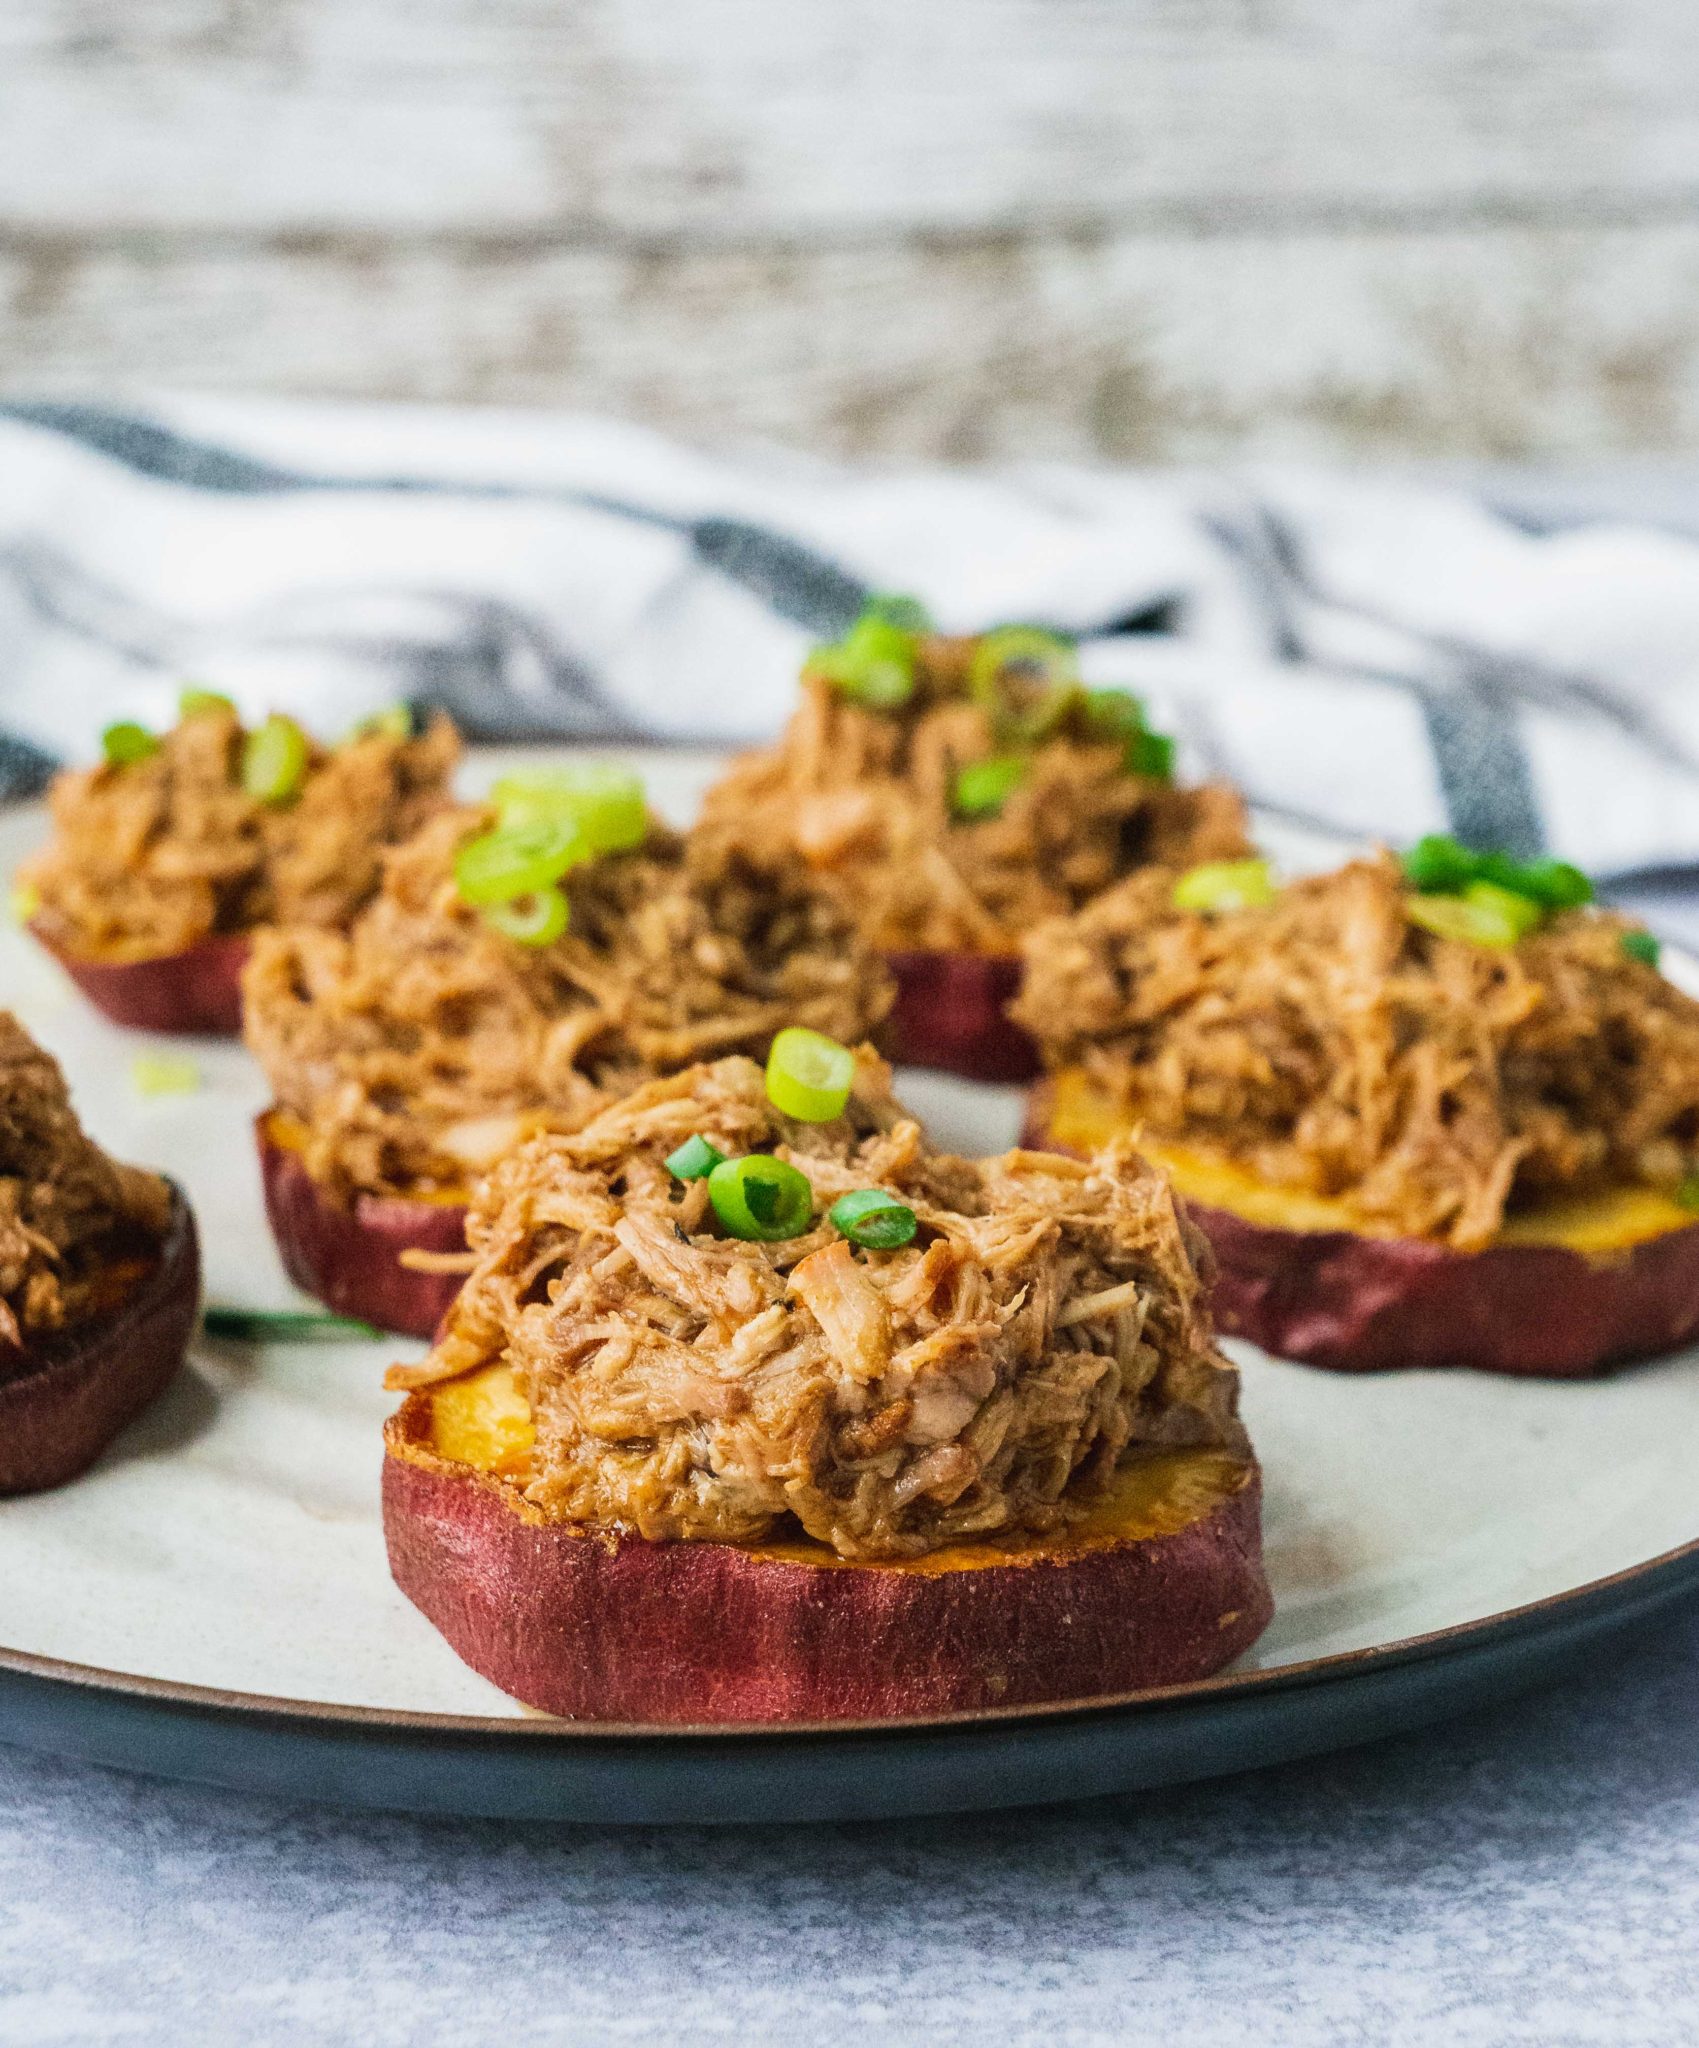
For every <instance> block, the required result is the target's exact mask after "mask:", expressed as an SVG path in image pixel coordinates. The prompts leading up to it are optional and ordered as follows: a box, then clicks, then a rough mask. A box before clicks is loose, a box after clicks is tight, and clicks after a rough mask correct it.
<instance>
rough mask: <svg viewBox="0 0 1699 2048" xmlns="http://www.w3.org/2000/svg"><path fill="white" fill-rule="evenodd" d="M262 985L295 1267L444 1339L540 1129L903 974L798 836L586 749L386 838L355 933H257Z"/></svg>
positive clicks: (268, 1162)
mask: <svg viewBox="0 0 1699 2048" xmlns="http://www.w3.org/2000/svg"><path fill="white" fill-rule="evenodd" d="M245 995H246V1030H247V1039H248V1043H249V1045H250V1046H251V1047H252V1049H253V1051H254V1052H255V1053H256V1054H257V1055H258V1057H259V1060H260V1062H261V1064H262V1065H263V1066H264V1068H265V1070H266V1073H267V1075H268V1076H269V1078H270V1080H271V1084H272V1089H273V1093H274V1095H275V1098H276V1106H275V1107H274V1108H273V1109H272V1110H271V1111H270V1112H268V1113H267V1114H266V1115H265V1116H263V1117H262V1118H261V1119H260V1124H259V1142H260V1153H261V1161H262V1167H263V1171H264V1177H265V1188H266V1201H267V1206H268V1209H269V1212H270V1215H271V1221H272V1227H273V1229H274V1231H275V1233H276V1236H277V1240H278V1244H279V1246H280V1248H281V1250H282V1252H283V1257H284V1262H285V1264H286V1265H287V1267H288V1269H289V1272H290V1274H291V1276H292V1277H293V1278H294V1279H295V1280H296V1281H297V1282H298V1284H299V1285H301V1286H302V1287H304V1288H306V1289H307V1291H308V1292H309V1293H312V1294H316V1295H317V1296H319V1297H320V1299H321V1300H323V1301H325V1302H327V1303H328V1304H329V1305H330V1306H331V1307H332V1308H334V1309H336V1310H338V1311H339V1312H340V1313H342V1314H345V1315H351V1316H358V1317H361V1318H362V1319H364V1320H365V1321H367V1322H372V1323H376V1324H379V1325H380V1326H382V1327H383V1328H386V1329H392V1330H400V1331H404V1332H406V1333H408V1334H410V1335H415V1336H426V1337H428V1336H429V1335H430V1334H431V1332H432V1331H433V1330H434V1329H435V1328H436V1324H437V1321H438V1318H439V1317H440V1316H441V1314H442V1312H443V1310H444V1309H445V1308H446V1307H447V1306H448V1303H449V1301H450V1300H451V1299H452V1298H453V1295H454V1292H455V1289H456V1287H457V1286H458V1284H459V1272H460V1270H461V1265H462V1263H463V1261H462V1260H461V1255H463V1253H464V1250H465V1238H464V1236H463V1232H462V1225H463V1220H464V1215H465V1204H466V1198H467V1190H468V1188H469V1187H470V1185H471V1183H472V1182H473V1180H475V1179H476V1178H477V1176H478V1175H479V1174H480V1173H482V1172H483V1171H485V1169H486V1168H488V1167H489V1166H490V1165H491V1164H492V1163H493V1162H494V1161H495V1160H496V1159H497V1158H498V1157H499V1156H500V1155H501V1154H502V1153H503V1152H504V1151H506V1150H507V1149H508V1148H509V1147H510V1146H512V1145H513V1144H514V1143H516V1142H517V1141H518V1139H519V1138H520V1137H521V1136H523V1135H524V1134H525V1133H526V1132H527V1130H530V1129H535V1128H541V1127H553V1128H559V1129H573V1128H576V1127H577V1125H579V1124H580V1123H582V1122H583V1121H584V1120H585V1119H586V1118H587V1117H588V1116H589V1115H591V1114H592V1113H593V1112H594V1111H595V1110H596V1109H598V1108H599V1107H601V1105H602V1104H603V1103H604V1102H605V1101H606V1100H607V1099H608V1097H609V1094H610V1092H612V1093H623V1092H624V1091H625V1090H626V1089H628V1088H630V1087H632V1086H634V1085H635V1084H636V1083H637V1082H639V1081H641V1080H645V1079H648V1078H649V1077H650V1076H652V1075H655V1074H660V1073H670V1072H672V1071H674V1070H676V1069H677V1068H680V1067H684V1066H688V1065H690V1064H691V1062H692V1061H695V1060H699V1059H702V1058H704V1057H709V1056H713V1055H715V1054H719V1053H723V1052H733V1051H740V1052H752V1053H758V1054H761V1053H765V1052H766V1050H767V1047H768V1046H769V1045H770V1043H771V1042H772V1038H773V1034H774V1033H775V1032H776V1031H778V1030H779V1029H780V1027H781V1026H782V1025H784V1024H785V1023H787V1022H788V1021H790V1020H792V1019H795V1018H800V1019H802V1020H803V1021H804V1022H806V1023H808V1024H810V1025H813V1026H815V1027H817V1028H819V1029H822V1030H827V1031H831V1032H833V1033H834V1034H836V1035H838V1036H843V1037H851V1036H856V1037H858V1036H860V1035H862V1034H863V1033H865V1032H867V1031H869V1030H871V1029H872V1028H873V1027H874V1026H875V1025H876V1024H877V1023H878V1022H879V1021H880V1019H881V1018H882V1017H883V1015H884V1013H885V1011H886V1009H887V1008H888V1007H889V1004H890V998H891V991H890V983H889V977H888V976H887V975H886V974H885V972H884V970H883V968H882V967H880V965H879V964H878V962H877V961H876V960H875V959H874V958H873V956H872V955H871V954H869V953H868V952H867V951H866V949H865V948H863V947H862V946H861V945H860V944H859V942H858V941H857V939H856V936H855V931H854V927H853V925H852V924H851V922H850V920H849V918H848V917H847V915H846V914H845V912H844V911H843V909H842V908H841V907H840V906H839V905H838V904H837V903H836V902H835V901H834V899H832V898H831V897H830V896H828V895H827V894H826V893H825V892H824V891H823V890H821V889H820V888H819V886H818V885H817V884H815V883H814V882H813V881H811V880H810V878H809V876H808V874H807V871H806V870H805V869H804V868H803V866H802V865H801V863H800V862H799V861H797V860H796V858H795V857H794V855H792V856H786V855H782V854H768V855H752V854H749V853H746V852H745V851H744V850H743V849H742V848H741V846H739V845H738V844H737V842H736V841H735V840H732V839H730V838H728V837H725V836H723V835H714V834H709V833H697V834H694V835H693V836H692V837H691V838H690V839H688V840H685V839H681V838H680V837H679V836H678V835H677V834H675V833H673V832H670V831H669V830H668V829H667V828H666V827H665V826H664V825H661V824H660V823H658V822H657V821H656V820H654V819H653V818H652V817H651V816H650V815H649V812H648V810H647V807H646V805H645V803H644V799H643V790H642V785H641V784H640V783H639V782H638V780H637V778H636V777H635V776H631V775H627V774H622V773H620V772H618V771H616V770H610V769H584V770H577V771H564V772H562V773H560V774H557V775H554V776H550V777H542V778H539V777H534V776H533V777H529V778H513V779H510V780H508V781H506V782H503V783H501V784H499V785H498V786H497V789H496V792H495V798H494V801H493V802H492V803H491V804H490V805H487V806H477V805H468V806H461V807H458V808H456V809H453V810H450V811H445V812H442V813H441V814H440V815H438V816H437V817H435V818H433V819H432V820H431V821H430V822H429V823H428V824H427V825H426V826H425V827H424V828H423V829H422V830H421V831H420V832H419V833H417V834H416V835H415V836H414V838H412V839H411V840H409V841H408V842H407V843H406V844H405V845H404V846H401V847H398V848H396V849H394V850H393V851H392V852H391V853H390V854H389V855H388V856H387V858H386V859H385V862H384V872H383V884H382V887H381V888H380V890H379V892H378V894H377V896H376V897H375V898H374V899H373V901H372V902H371V903H370V904H369V905H368V906H367V908H366V909H365V910H364V911H362V912H361V913H360V915H359V916H358V917H356V918H355V920H354V922H353V924H352V926H351V928H350V929H349V930H348V931H347V932H338V931H329V930H324V929H322V928H315V927H311V926H297V927H293V928H289V929H275V930H272V931H269V932H266V933H263V934H262V935H261V936H260V937H259V938H258V939H256V941H255V944H254V951H253V958H252V960H251V961H250V963H249V966H248V970H247V975H246V979H245ZM404 1257H405V1263H404V1262H403V1259H404Z"/></svg>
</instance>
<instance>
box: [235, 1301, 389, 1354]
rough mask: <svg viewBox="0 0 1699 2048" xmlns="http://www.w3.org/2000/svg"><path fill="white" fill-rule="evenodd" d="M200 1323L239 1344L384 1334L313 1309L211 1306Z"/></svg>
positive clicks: (365, 1324) (366, 1324)
mask: <svg viewBox="0 0 1699 2048" xmlns="http://www.w3.org/2000/svg"><path fill="white" fill-rule="evenodd" d="M201 1320H202V1324H203V1326H204V1328H205V1330H206V1333H207V1335H208V1336H209V1337H229V1338H232V1339H234V1340H235V1341H236V1342H237V1343H239V1344H268V1343H269V1344H298V1343H301V1342H303V1341H305V1342H309V1343H311V1342H315V1341H320V1340H328V1339H333V1338H338V1337H344V1338H356V1337H358V1338H373V1337H381V1336H382V1335H383V1332H382V1331H381V1330H374V1329H373V1328H372V1326H371V1324H370V1323H357V1322H355V1321H353V1320H352V1319H351V1318H350V1317H348V1316H333V1315H329V1314H327V1313H325V1312H323V1311H322V1310H318V1309H310V1308H308V1309H269V1308H220V1307H217V1306H216V1305H214V1304H210V1303H209V1304H208V1306H207V1309H206V1313H205V1314H204V1316H203V1317H202V1319H201Z"/></svg>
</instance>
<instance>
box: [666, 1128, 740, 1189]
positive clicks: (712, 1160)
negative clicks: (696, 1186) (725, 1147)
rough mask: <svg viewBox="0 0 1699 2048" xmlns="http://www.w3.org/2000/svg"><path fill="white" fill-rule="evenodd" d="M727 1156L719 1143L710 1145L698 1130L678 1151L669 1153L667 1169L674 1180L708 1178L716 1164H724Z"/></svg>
mask: <svg viewBox="0 0 1699 2048" xmlns="http://www.w3.org/2000/svg"><path fill="white" fill-rule="evenodd" d="M725 1157H726V1155H725V1154H724V1153H723V1152H722V1151H721V1150H720V1148H719V1146H718V1145H710V1144H709V1142H708V1140H707V1139H706V1138H705V1137H703V1135H702V1133H701V1132H700V1131H698V1132H697V1133H696V1135H695V1137H694V1138H686V1139H685V1141H684V1143H683V1144H682V1145H681V1146H680V1147H679V1148H678V1150H677V1151H676V1152H669V1153H668V1154H667V1171H668V1173H670V1174H671V1175H672V1177H673V1179H674V1180H706V1179H707V1178H708V1176H709V1174H711V1173H712V1172H713V1170H714V1168H715V1167H716V1166H722V1165H724V1163H725Z"/></svg>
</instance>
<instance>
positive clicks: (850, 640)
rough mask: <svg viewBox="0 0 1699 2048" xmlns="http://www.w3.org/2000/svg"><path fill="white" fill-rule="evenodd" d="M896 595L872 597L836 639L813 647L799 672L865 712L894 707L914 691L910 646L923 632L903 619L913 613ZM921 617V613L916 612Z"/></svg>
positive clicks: (914, 655) (915, 654) (915, 653)
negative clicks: (825, 684) (861, 707)
mask: <svg viewBox="0 0 1699 2048" xmlns="http://www.w3.org/2000/svg"><path fill="white" fill-rule="evenodd" d="M907 602H910V601H906V600H903V599H900V598H875V599H873V600H872V602H871V603H869V604H868V605H867V607H866V608H865V610H864V611H863V612H862V614H861V616H860V618H858V619H857V620H856V622H855V624H854V625H853V626H851V627H850V629H849V631H848V632H847V633H846V634H845V635H844V637H843V638H842V639H841V640H834V641H832V642H831V643H830V644H829V645H827V646H824V647H816V648H815V649H814V651H813V652H812V653H811V654H810V655H809V657H808V660H807V661H806V663H805V664H804V666H803V674H804V675H806V676H813V677H818V678H819V679H820V680H821V681H822V682H826V683H830V684H831V686H832V688H833V689H834V690H837V691H838V692H839V693H840V694H841V695H843V696H845V697H848V698H850V699H851V700H852V701H853V702H855V703H857V704H865V705H866V706H867V707H868V709H869V710H870V711H898V710H900V709H901V708H902V706H903V705H905V704H906V703H907V702H908V701H909V699H910V698H911V697H912V696H913V695H914V688H915V669H916V665H917V663H918V660H919V649H918V647H917V645H916V642H917V639H918V636H919V635H920V633H921V632H923V631H924V630H925V627H924V625H923V624H916V623H909V621H910V619H912V618H914V617H915V616H916V614H913V613H910V612H908V611H907V610H906V609H905V606H906V603H907ZM918 616H919V618H920V619H922V620H923V619H924V613H920V614H918Z"/></svg>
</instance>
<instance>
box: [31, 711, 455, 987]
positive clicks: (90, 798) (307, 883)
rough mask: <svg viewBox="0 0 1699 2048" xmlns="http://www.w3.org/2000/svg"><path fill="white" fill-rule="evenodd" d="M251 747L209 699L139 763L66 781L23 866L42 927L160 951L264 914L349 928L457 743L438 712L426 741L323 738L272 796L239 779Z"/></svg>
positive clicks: (425, 808) (65, 936)
mask: <svg viewBox="0 0 1699 2048" xmlns="http://www.w3.org/2000/svg"><path fill="white" fill-rule="evenodd" d="M241 754H242V728H241V726H240V724H239V723H238V722H237V719H236V717H235V715H234V714H233V713H231V712H228V711H224V710H221V709H209V710H204V711H199V712H196V713H195V714H194V715H193V716H191V717H187V718H184V719H183V720H182V721H181V723H179V724H178V725H177V726H176V727H175V728H174V729H173V730H172V731H170V732H168V733H165V734H163V735H161V741H160V746H159V751H158V752H157V753H153V754H149V755H147V756H146V757H145V758H144V759H142V760H139V761H131V762H127V763H125V764H124V765H122V766H114V765H113V764H111V763H105V764H103V765H102V766H100V767H98V768H87V769H83V770H80V771H78V772H76V773H73V774H66V775H61V776H60V777H59V778H58V779H57V780H56V781H55V783H54V785H53V789H52V793H51V797H50V802H51V806H52V812H53V832H54V836H53V839H52V841H51V843H50V844H49V845H48V846H47V847H46V848H45V850H44V851H43V852H42V853H41V854H40V855H39V856H38V857H37V858H36V859H35V860H34V861H33V862H31V863H30V864H29V865H28V866H27V867H25V868H24V869H23V870H22V872H21V873H20V875H19V881H20V882H21V883H22V884H23V885H24V886H25V887H26V888H28V889H31V890H33V891H34V893H35V895H36V896H37V898H38V899H39V906H40V907H39V909H38V911H37V912H36V916H37V920H38V922H39V924H40V926H41V928H42V930H43V933H44V935H45V936H46V937H47V938H49V939H50V940H51V941H53V942H54V943H55V944H57V945H61V946H63V947H65V948H66V949H68V950H70V951H72V952H76V953H86V954H92V955H102V956H106V957H110V958H114V959H149V958H153V957H156V956H158V955H162V954H169V953H179V952H182V951H184V950H186V949H187V948H188V947H190V946H192V945H194V944H196V943H197V942H198V941H199V940H201V939H204V938H207V937H209V936H211V935H212V934H214V933H218V932H237V931H247V930H249V929H251V928H252V927H254V926H256V925H261V924H268V923H273V922H276V923H288V924H318V925H336V924H342V923H345V922H346V921H347V919H348V918H349V917H351V916H352V915H353V913H354V911H355V910H356V909H358V907H359V906H360V905H361V904H362V903H363V902H365V900H366V899H367V897H369V896H370V895H371V894H372V892H373V890H374V889H375V888H376V887H377V883H378V863H379V858H380V856H381V853H382V850H383V848H384V847H385V846H386V845H388V844H389V843H391V842H392V841H394V840H397V839H401V838H404V837H406V835H407V834H409V833H410V832H412V831H414V830H415V829H416V828H417V826H418V825H419V824H421V823H422V822H423V820H424V819H425V818H426V817H427V816H429V814H430V813H431V812H432V811H433V810H435V809H437V808H438V807H439V806H440V805H441V804H442V803H444V802H445V801H446V800H447V790H448V784H449V779H450V777H451V776H452V774H453V772H454V767H455V763H456V761H457V760H458V759H459V754H460V742H459V738H458V736H457V735H456V733H455V730H454V727H453V726H452V725H451V724H450V723H449V721H448V720H447V719H446V718H437V719H435V720H433V721H432V723H431V724H430V726H429V727H428V728H427V729H426V730H425V731H424V732H423V733H422V734H420V735H419V737H418V738H416V739H403V738H399V737H397V736H395V735H394V734H391V733H387V732H369V733H365V734H363V735H361V736H360V737H358V738H355V739H352V740H350V741H348V742H347V743H346V744H345V745H343V746H340V747H336V748H334V749H326V748H323V747H314V748H312V750H311V753H310V757H309V765H308V768H307V773H306V777H305V780H304V781H303V783H302V786H301V790H300V793H299V795H298V796H296V797H294V798H293V799H292V800H291V801H289V802H287V803H282V804H277V805H272V804H265V803H260V802H257V801H256V800H255V799H254V798H253V797H251V796H249V795H248V794H247V793H246V791H245V790H244V789H243V787H242V783H241V777H240V772H239V771H240V763H241Z"/></svg>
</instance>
